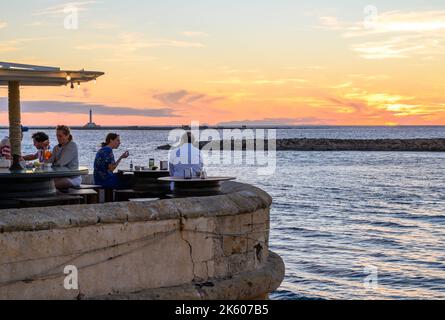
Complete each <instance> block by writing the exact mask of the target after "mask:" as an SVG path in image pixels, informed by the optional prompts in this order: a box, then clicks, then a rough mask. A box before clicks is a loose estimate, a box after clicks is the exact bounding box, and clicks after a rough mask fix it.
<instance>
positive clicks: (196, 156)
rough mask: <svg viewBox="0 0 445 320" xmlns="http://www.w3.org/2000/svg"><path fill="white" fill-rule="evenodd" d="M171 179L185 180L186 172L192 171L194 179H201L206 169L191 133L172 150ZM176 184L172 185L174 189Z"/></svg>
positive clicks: (170, 155) (169, 156)
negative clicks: (202, 172)
mask: <svg viewBox="0 0 445 320" xmlns="http://www.w3.org/2000/svg"><path fill="white" fill-rule="evenodd" d="M168 162H169V169H170V176H171V177H178V178H184V177H185V175H186V171H189V170H190V171H191V174H192V177H196V178H197V177H199V176H200V174H201V171H202V170H203V168H204V160H203V157H202V153H201V150H199V147H196V146H195V138H194V137H193V135H192V134H191V133H190V132H187V133H186V134H184V135H183V136H182V138H181V141H180V143H179V146H178V147H176V148H174V149H171V150H170V152H169V155H168ZM173 188H174V184H172V189H173Z"/></svg>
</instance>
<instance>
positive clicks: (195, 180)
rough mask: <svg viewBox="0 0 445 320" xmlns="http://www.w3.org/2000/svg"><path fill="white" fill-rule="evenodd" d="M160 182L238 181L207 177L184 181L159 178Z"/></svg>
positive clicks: (227, 178) (174, 178)
mask: <svg viewBox="0 0 445 320" xmlns="http://www.w3.org/2000/svg"><path fill="white" fill-rule="evenodd" d="M158 180H159V181H167V182H193V183H196V182H203V183H204V182H218V181H231V180H236V178H235V177H207V178H206V179H201V178H192V179H184V178H179V177H165V178H159V179H158Z"/></svg>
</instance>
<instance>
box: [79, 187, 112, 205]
mask: <svg viewBox="0 0 445 320" xmlns="http://www.w3.org/2000/svg"><path fill="white" fill-rule="evenodd" d="M73 189H76V190H85V189H93V190H94V191H96V192H97V193H98V197H97V199H98V200H97V202H113V201H114V190H113V189H108V188H105V187H103V186H101V185H97V184H81V185H80V186H79V187H76V188H73ZM101 192H103V195H104V196H103V197H102V198H101Z"/></svg>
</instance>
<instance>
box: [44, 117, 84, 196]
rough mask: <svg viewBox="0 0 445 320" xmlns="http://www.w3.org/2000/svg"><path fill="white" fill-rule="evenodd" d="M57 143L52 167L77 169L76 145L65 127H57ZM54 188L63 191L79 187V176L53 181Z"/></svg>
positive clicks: (80, 180) (52, 158) (68, 129)
mask: <svg viewBox="0 0 445 320" xmlns="http://www.w3.org/2000/svg"><path fill="white" fill-rule="evenodd" d="M56 136H57V141H58V142H59V144H58V145H57V146H55V147H54V150H53V153H52V156H51V159H50V160H49V162H50V163H52V164H53V167H66V168H69V169H71V170H77V169H79V152H78V149H77V144H76V143H75V142H74V141H73V136H72V134H71V130H70V128H69V127H67V126H57V129H56ZM54 182H55V184H56V188H57V189H59V190H65V189H69V188H73V187H79V186H80V185H81V183H82V178H81V177H80V176H78V177H74V178H57V179H54Z"/></svg>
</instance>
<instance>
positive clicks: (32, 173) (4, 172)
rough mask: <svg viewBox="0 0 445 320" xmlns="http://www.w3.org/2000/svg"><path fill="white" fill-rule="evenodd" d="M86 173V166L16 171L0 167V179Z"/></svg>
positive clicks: (54, 176) (67, 175) (53, 176)
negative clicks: (74, 168)
mask: <svg viewBox="0 0 445 320" xmlns="http://www.w3.org/2000/svg"><path fill="white" fill-rule="evenodd" d="M88 173H89V171H88V168H86V167H79V168H78V169H77V170H72V169H69V168H66V167H49V168H44V169H42V168H40V169H24V170H18V171H10V170H9V169H0V179H20V178H60V177H76V176H85V175H88Z"/></svg>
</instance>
